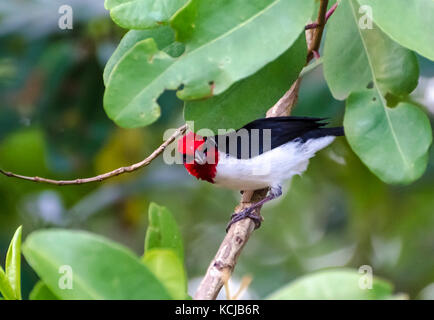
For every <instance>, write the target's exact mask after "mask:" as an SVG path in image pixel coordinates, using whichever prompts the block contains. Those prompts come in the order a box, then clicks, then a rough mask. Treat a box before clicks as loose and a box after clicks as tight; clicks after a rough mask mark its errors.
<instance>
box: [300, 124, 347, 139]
mask: <svg viewBox="0 0 434 320" xmlns="http://www.w3.org/2000/svg"><path fill="white" fill-rule="evenodd" d="M344 135H345V132H344V127H335V128H318V129H314V130H311V131H309V132H307V133H305V134H304V135H302V136H301V139H302V141H307V140H309V139H318V138H322V137H327V136H334V137H339V136H344Z"/></svg>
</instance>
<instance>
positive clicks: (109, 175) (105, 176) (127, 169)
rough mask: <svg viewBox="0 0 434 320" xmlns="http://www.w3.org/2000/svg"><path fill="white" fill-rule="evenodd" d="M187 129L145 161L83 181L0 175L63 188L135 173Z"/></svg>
mask: <svg viewBox="0 0 434 320" xmlns="http://www.w3.org/2000/svg"><path fill="white" fill-rule="evenodd" d="M186 129H187V125H183V126H181V127H179V128H178V129H177V130H176V131H175V132H174V133H173V134H172V135H171V136H170V138H169V139H167V140H166V141H164V142H163V144H161V145H160V146H159V147H158V148H157V149H155V150H154V152H152V153H151V154H150V155H149V156H148V157H147V158H146V159H143V160H142V161H140V162H138V163H135V164H133V165H131V166H127V167H120V168H117V169H116V170H113V171H110V172H107V173H104V174H100V175H98V176H95V177H91V178H83V179H74V180H53V179H47V178H41V177H28V176H23V175H20V174H16V173H12V172H7V171H4V170H2V169H0V173H2V174H3V175H5V176H7V177H13V178H18V179H23V180H28V181H33V182H42V183H49V184H55V185H58V186H64V185H80V184H84V183H89V182H100V181H103V180H106V179H109V178H112V177H115V176H118V175H121V174H123V173H127V172H133V171H136V170H138V169H140V168H143V167H146V166H147V165H148V164H150V163H151V162H152V161H153V160H154V159H155V158H157V157H158V156H159V155H160V154H161V153H162V152H163V151H164V149H166V147H167V146H168V145H169V144H171V143H172V142H173V141H175V139H176V138H177V137H178V136H180V135H182V134H184V132H185V130H186Z"/></svg>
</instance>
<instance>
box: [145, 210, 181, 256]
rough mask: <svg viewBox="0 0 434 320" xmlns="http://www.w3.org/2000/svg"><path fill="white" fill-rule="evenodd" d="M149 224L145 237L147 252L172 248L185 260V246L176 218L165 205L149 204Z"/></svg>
mask: <svg viewBox="0 0 434 320" xmlns="http://www.w3.org/2000/svg"><path fill="white" fill-rule="evenodd" d="M148 214H149V226H148V229H147V231H146V238H145V254H146V252H147V251H148V250H150V249H172V250H174V252H175V253H176V254H177V255H178V257H179V260H180V261H181V262H184V246H183V244H182V238H181V234H180V232H179V229H178V225H177V224H176V221H175V218H174V217H173V215H172V214H171V213H170V211H169V210H167V209H166V208H165V207H161V206H159V205H157V204H155V203H151V204H150V205H149V213H148Z"/></svg>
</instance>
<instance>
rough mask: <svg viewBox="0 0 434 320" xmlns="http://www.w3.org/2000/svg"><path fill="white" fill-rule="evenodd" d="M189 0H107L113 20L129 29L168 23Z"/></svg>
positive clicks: (107, 7)
mask: <svg viewBox="0 0 434 320" xmlns="http://www.w3.org/2000/svg"><path fill="white" fill-rule="evenodd" d="M186 2H187V0H105V4H104V5H105V7H106V9H107V10H110V16H111V17H112V19H113V21H114V22H116V23H117V24H118V25H120V26H121V27H123V28H127V29H146V28H153V27H157V26H159V25H161V24H163V23H167V22H168V21H169V19H170V18H171V17H172V15H173V14H174V13H175V12H176V11H177V10H178V9H179V8H181V7H182V6H183V5H184V4H185V3H186Z"/></svg>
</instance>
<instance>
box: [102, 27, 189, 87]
mask: <svg viewBox="0 0 434 320" xmlns="http://www.w3.org/2000/svg"><path fill="white" fill-rule="evenodd" d="M148 38H153V39H154V41H155V43H156V44H157V47H158V48H159V49H160V50H161V51H164V52H166V53H167V54H169V55H170V56H172V57H177V56H179V55H180V54H181V53H182V52H183V51H184V45H183V44H182V43H179V42H176V41H175V33H174V32H173V30H172V29H171V28H170V27H160V28H155V29H151V30H131V31H128V32H127V33H126V34H125V36H124V37H123V38H122V40H121V42H120V43H119V46H118V47H117V48H116V50H115V52H114V53H113V54H112V56H111V57H110V59H109V60H108V62H107V64H106V66H105V68H104V75H103V78H104V83H105V84H106V85H107V84H108V82H109V78H110V75H111V74H112V71H113V68H114V67H115V66H116V64H117V63H118V62H119V60H120V59H121V58H122V57H123V56H124V55H125V54H126V53H127V52H128V50H130V49H131V48H132V47H133V46H134V45H135V44H136V43H137V42H139V41H141V40H145V39H148Z"/></svg>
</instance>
